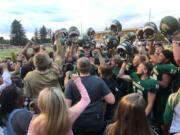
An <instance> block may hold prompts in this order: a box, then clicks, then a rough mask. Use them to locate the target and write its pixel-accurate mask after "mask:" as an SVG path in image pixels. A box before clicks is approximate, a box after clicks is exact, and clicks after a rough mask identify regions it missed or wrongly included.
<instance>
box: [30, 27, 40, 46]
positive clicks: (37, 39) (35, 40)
mask: <svg viewBox="0 0 180 135" xmlns="http://www.w3.org/2000/svg"><path fill="white" fill-rule="evenodd" d="M32 40H33V41H34V42H36V43H39V42H40V41H39V31H38V29H37V28H36V29H35V31H34V37H33V38H32Z"/></svg>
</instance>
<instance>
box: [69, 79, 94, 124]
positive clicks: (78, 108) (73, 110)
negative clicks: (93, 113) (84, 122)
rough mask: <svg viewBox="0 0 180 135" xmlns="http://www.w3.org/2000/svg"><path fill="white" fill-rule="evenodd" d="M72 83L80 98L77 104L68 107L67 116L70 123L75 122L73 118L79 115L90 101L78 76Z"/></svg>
mask: <svg viewBox="0 0 180 135" xmlns="http://www.w3.org/2000/svg"><path fill="white" fill-rule="evenodd" d="M74 83H75V85H76V87H77V88H78V90H79V93H80V95H81V99H80V101H79V102H78V103H77V104H75V105H74V106H72V107H70V108H69V118H70V122H71V124H73V123H74V122H75V120H76V119H77V118H78V117H79V115H80V114H81V113H82V112H83V111H84V110H85V108H86V107H87V106H88V104H89V103H90V102H91V100H90V98H89V95H88V93H87V90H86V88H85V87H84V85H83V84H82V82H81V79H80V78H79V77H78V78H76V79H75V80H74Z"/></svg>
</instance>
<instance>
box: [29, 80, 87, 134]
mask: <svg viewBox="0 0 180 135" xmlns="http://www.w3.org/2000/svg"><path fill="white" fill-rule="evenodd" d="M74 83H75V84H76V87H77V88H78V90H79V93H80V95H81V100H80V101H79V102H78V103H77V104H75V105H74V106H72V107H71V108H68V107H67V105H66V102H65V98H64V95H63V93H62V91H61V90H60V89H58V88H54V87H52V88H45V89H44V90H42V91H41V92H40V94H39V97H38V107H39V109H40V111H41V113H40V114H39V115H38V116H35V117H34V118H33V119H32V121H31V123H30V126H29V131H28V135H73V132H72V130H71V128H72V125H73V123H74V122H75V120H76V119H77V118H78V117H79V115H80V114H81V113H82V112H83V110H84V109H85V108H86V107H87V106H88V104H89V103H90V98H89V96H88V93H87V91H86V88H85V87H84V85H83V84H82V82H81V79H80V78H79V77H78V78H76V79H75V80H74Z"/></svg>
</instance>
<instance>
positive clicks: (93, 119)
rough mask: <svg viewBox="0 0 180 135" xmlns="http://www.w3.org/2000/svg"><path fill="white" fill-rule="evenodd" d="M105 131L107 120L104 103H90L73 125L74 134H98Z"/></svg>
mask: <svg viewBox="0 0 180 135" xmlns="http://www.w3.org/2000/svg"><path fill="white" fill-rule="evenodd" d="M82 129H83V130H82ZM104 129H105V120H104V114H103V102H102V101H96V102H93V103H90V104H89V105H88V107H87V108H86V109H85V111H84V112H83V113H82V114H81V115H80V116H79V118H78V119H77V120H76V122H75V123H74V125H73V132H74V133H81V134H82V133H83V134H86V133H96V132H100V131H103V130H104Z"/></svg>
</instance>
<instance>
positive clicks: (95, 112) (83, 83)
mask: <svg viewBox="0 0 180 135" xmlns="http://www.w3.org/2000/svg"><path fill="white" fill-rule="evenodd" d="M157 33H161V34H162V35H163V37H164V39H163V40H162V41H157V39H156V36H157ZM95 35H96V32H95V30H94V29H93V28H89V29H88V30H87V33H86V34H83V35H80V33H79V30H78V28H77V27H75V26H72V27H70V28H69V30H68V31H67V30H66V29H64V28H63V29H60V30H57V31H56V33H55V35H54V38H53V40H54V45H53V47H52V48H53V51H52V52H51V51H50V52H49V51H48V50H47V49H46V47H45V46H43V45H37V44H36V43H34V42H32V41H29V42H28V43H27V45H26V46H25V47H24V48H23V49H22V50H21V52H20V53H19V54H17V57H16V59H15V60H14V61H13V59H10V58H9V59H5V60H3V61H1V63H0V75H1V76H0V135H180V22H178V20H177V19H176V18H174V17H172V16H166V17H164V18H163V19H162V20H161V23H160V31H158V28H157V26H156V24H155V23H153V22H148V23H146V24H145V25H144V27H143V28H141V29H138V30H137V32H136V33H134V32H129V33H127V34H125V35H122V25H121V23H120V22H119V21H118V20H114V21H112V24H111V25H110V27H109V33H107V34H106V35H105V36H104V37H103V39H102V42H97V41H96V38H95ZM167 46H170V49H169V48H167ZM29 48H33V51H32V53H29V51H28V49H29Z"/></svg>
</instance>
